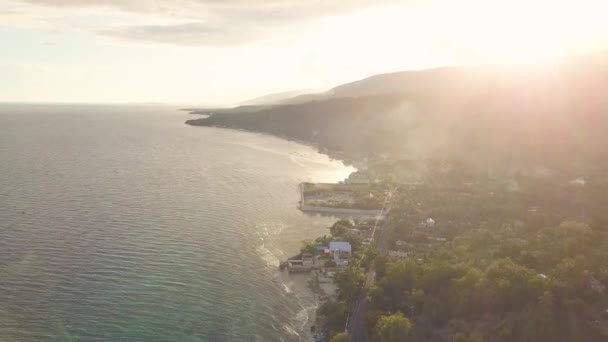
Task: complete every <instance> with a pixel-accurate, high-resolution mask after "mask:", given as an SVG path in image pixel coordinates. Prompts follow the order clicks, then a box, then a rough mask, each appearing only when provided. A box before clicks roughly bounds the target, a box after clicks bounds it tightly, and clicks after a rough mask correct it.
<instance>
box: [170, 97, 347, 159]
mask: <svg viewBox="0 0 608 342" xmlns="http://www.w3.org/2000/svg"><path fill="white" fill-rule="evenodd" d="M182 111H186V112H188V114H190V115H198V116H200V118H198V119H189V120H186V122H184V123H185V124H186V125H190V126H195V127H212V128H221V129H229V130H233V131H240V132H249V133H256V134H262V135H266V136H272V137H275V138H280V139H283V140H287V141H292V142H295V143H298V144H302V145H306V146H310V147H312V148H314V149H315V150H316V151H317V152H318V153H320V154H325V155H326V156H328V157H329V158H330V159H331V160H336V161H340V162H342V163H343V164H344V165H345V166H353V167H355V168H358V167H357V164H359V163H358V162H357V161H356V160H349V159H347V158H344V155H343V153H342V152H340V151H334V150H331V149H328V148H320V147H319V144H318V143H317V142H314V141H312V140H303V139H298V138H294V137H292V136H289V135H285V134H276V133H271V132H265V131H258V130H252V129H246V128H241V127H229V126H219V125H213V124H205V123H204V121H203V120H206V119H210V118H212V117H214V116H215V115H222V114H213V113H211V114H210V113H206V112H202V111H199V110H190V109H182ZM224 115H229V114H224Z"/></svg>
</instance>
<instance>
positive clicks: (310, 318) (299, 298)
mask: <svg viewBox="0 0 608 342" xmlns="http://www.w3.org/2000/svg"><path fill="white" fill-rule="evenodd" d="M180 111H184V112H189V114H190V115H200V116H205V118H206V117H210V116H212V115H213V114H211V115H209V114H206V113H197V112H196V111H193V110H188V109H182V110H180ZM203 119H204V118H203ZM198 120H200V119H195V120H187V121H186V122H185V124H187V125H189V126H194V127H209V128H214V129H229V130H232V131H240V132H246V133H253V134H261V135H265V136H270V137H274V138H278V139H282V140H285V141H290V142H294V143H297V144H300V145H304V146H308V147H311V148H313V149H314V150H315V151H316V152H317V153H319V154H324V155H326V156H327V157H328V158H329V160H330V161H338V162H341V163H342V165H343V166H344V167H349V166H350V167H353V168H354V170H357V167H356V166H355V165H354V163H352V162H347V161H345V160H344V159H341V158H340V157H339V156H336V153H332V151H330V150H325V151H321V149H320V148H319V147H318V145H317V144H315V143H314V142H312V141H304V140H300V139H296V138H293V137H290V136H287V135H278V134H272V133H269V132H260V131H254V130H247V129H243V128H233V127H221V126H213V125H198V124H192V123H191V122H193V121H198ZM298 192H299V196H300V200H301V199H302V198H303V197H302V196H303V193H302V183H299V184H298ZM295 207H296V208H297V209H298V210H300V211H301V212H302V213H303V214H305V215H322V216H325V215H326V216H329V217H331V218H333V219H336V220H337V219H339V217H340V216H341V215H342V216H343V215H353V214H356V213H355V211H356V212H359V211H358V210H354V211H353V210H348V209H345V210H340V209H334V208H323V207H320V208H316V210H311V209H310V208H307V207H308V206H305V205H303V204H302V202H301V201H300V202H296V203H295ZM374 212H375V211H374ZM358 214H359V216H361V215H363V216H369V215H370V213H368V212H365V213H358ZM328 228H329V227H328ZM307 238H316V236H309V237H307ZM276 271H277V272H278V273H279V279H281V282H282V283H283V286H286V287H288V286H287V284H286V283H288V282H289V281H287V282H286V278H288V279H289V280H290V281H293V283H298V282H302V281H305V283H306V284H305V285H304V286H293V284H292V286H291V287H288V288H289V290H290V291H293V292H294V294H295V298H294V300H295V301H296V302H297V303H298V304H299V305H300V306H301V310H300V311H299V312H298V313H297V314H296V316H295V317H291V318H290V320H289V324H290V325H291V326H292V328H295V329H296V330H294V332H295V333H297V334H298V336H299V340H300V341H301V342H319V341H323V339H322V338H323V330H322V329H321V327H319V326H318V323H319V321H318V319H319V317H318V315H317V311H318V309H319V307H320V306H321V304H322V303H323V301H322V300H321V299H322V298H323V297H327V296H329V295H331V294H330V293H327V292H326V291H325V290H323V288H322V287H321V286H320V284H319V280H318V276H317V273H316V271H314V270H313V271H312V272H310V273H300V274H291V275H290V274H289V273H288V272H287V271H286V270H285V271H283V270H279V269H278V267H277V270H276ZM284 272H286V273H284ZM306 297H309V298H310V299H311V303H310V304H311V305H310V306H309V305H307V303H306V302H307V300H306ZM301 313H304V314H305V315H306V318H305V320H303V321H302V324H301V325H299V326H298V325H297V322H298V321H299V319H298V318H299V317H300V314H301ZM313 327H315V330H314V331H313V330H312V328H313ZM319 334H320V335H319Z"/></svg>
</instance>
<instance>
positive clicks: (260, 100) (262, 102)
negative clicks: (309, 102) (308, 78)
mask: <svg viewBox="0 0 608 342" xmlns="http://www.w3.org/2000/svg"><path fill="white" fill-rule="evenodd" d="M305 94H314V92H312V91H310V90H292V91H285V92H280V93H273V94H268V95H264V96H260V97H256V98H253V99H249V100H246V101H243V102H241V103H239V105H241V106H268V105H274V104H282V103H284V102H289V101H290V99H293V98H295V97H297V96H300V95H305Z"/></svg>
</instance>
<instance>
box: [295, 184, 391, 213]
mask: <svg viewBox="0 0 608 342" xmlns="http://www.w3.org/2000/svg"><path fill="white" fill-rule="evenodd" d="M385 190H386V187H385V186H384V185H382V184H326V183H320V184H313V183H304V184H303V185H302V191H303V193H304V204H305V205H310V206H314V207H327V208H341V209H361V210H377V209H381V208H382V204H383V203H384V198H385Z"/></svg>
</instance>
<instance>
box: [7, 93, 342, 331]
mask: <svg viewBox="0 0 608 342" xmlns="http://www.w3.org/2000/svg"><path fill="white" fill-rule="evenodd" d="M189 117H190V116H189V115H188V114H186V113H184V112H177V111H176V110H175V108H168V107H159V106H147V107H142V106H139V107H137V106H56V105H55V106H48V105H39V106H32V105H0V176H1V177H0V336H1V337H0V340H2V341H4V340H6V341H299V340H303V339H304V335H305V334H304V333H305V330H306V327H305V324H304V323H305V321H306V317H307V314H308V313H309V312H310V311H311V310H312V308H314V298H312V297H311V296H310V295H309V294H307V293H306V292H305V291H303V290H302V289H303V288H305V286H303V284H302V282H301V281H299V282H298V281H297V280H294V279H290V278H288V277H286V276H284V275H281V274H279V272H278V271H277V269H276V265H277V264H278V260H279V259H281V258H284V257H285V256H286V255H289V254H290V253H292V252H294V251H296V250H297V249H298V247H299V244H300V242H301V241H302V240H304V239H306V238H310V237H314V236H317V235H320V234H324V233H326V228H325V227H327V226H328V225H329V224H330V222H331V221H332V219H331V218H323V217H310V216H306V215H304V214H302V213H301V212H299V211H298V210H297V208H296V205H297V201H298V199H299V195H298V191H297V184H298V183H299V182H302V181H336V180H340V179H342V178H344V177H345V176H346V175H347V174H348V173H349V171H350V169H349V168H346V167H344V165H343V164H342V163H340V162H336V161H331V160H329V159H328V158H327V157H326V156H324V155H321V154H318V153H316V151H315V150H314V149H312V148H310V147H307V146H304V145H300V144H297V143H294V142H289V141H285V140H281V139H278V138H274V137H269V136H263V135H258V134H253V133H245V132H237V131H230V130H223V129H214V128H202V127H190V126H187V125H184V124H183V122H184V121H185V120H186V119H188V118H189Z"/></svg>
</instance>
